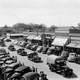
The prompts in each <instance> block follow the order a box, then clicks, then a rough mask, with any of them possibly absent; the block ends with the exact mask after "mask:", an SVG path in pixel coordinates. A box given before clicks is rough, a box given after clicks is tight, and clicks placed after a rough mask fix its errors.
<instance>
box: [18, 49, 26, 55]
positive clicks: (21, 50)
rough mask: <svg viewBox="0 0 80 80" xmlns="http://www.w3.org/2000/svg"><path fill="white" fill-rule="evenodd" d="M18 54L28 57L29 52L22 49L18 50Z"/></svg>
mask: <svg viewBox="0 0 80 80" xmlns="http://www.w3.org/2000/svg"><path fill="white" fill-rule="evenodd" d="M17 53H18V54H19V55H21V56H27V52H26V51H25V49H24V48H20V49H18V50H17Z"/></svg>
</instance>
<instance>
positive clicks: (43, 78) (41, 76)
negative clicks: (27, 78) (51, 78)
mask: <svg viewBox="0 0 80 80" xmlns="http://www.w3.org/2000/svg"><path fill="white" fill-rule="evenodd" d="M32 71H33V72H37V68H35V67H34V66H32ZM39 77H40V79H39V80H48V79H47V75H46V74H45V73H44V72H43V71H40V73H39Z"/></svg>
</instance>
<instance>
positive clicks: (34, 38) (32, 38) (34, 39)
mask: <svg viewBox="0 0 80 80" xmlns="http://www.w3.org/2000/svg"><path fill="white" fill-rule="evenodd" d="M27 39H28V41H30V42H31V43H33V44H38V45H42V41H41V37H40V36H35V35H30V36H28V37H27Z"/></svg>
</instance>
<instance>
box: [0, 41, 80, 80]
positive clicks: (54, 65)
mask: <svg viewBox="0 0 80 80" xmlns="http://www.w3.org/2000/svg"><path fill="white" fill-rule="evenodd" d="M7 42H8V41H7ZM9 42H10V40H9ZM13 43H14V44H13V45H10V46H9V47H8V49H9V50H11V51H17V54H19V55H21V56H27V57H28V59H29V60H30V61H33V62H42V59H41V57H40V56H39V55H38V53H39V54H41V53H42V54H47V55H48V57H47V60H46V63H47V65H48V67H49V69H50V70H51V71H52V72H56V73H59V74H62V75H63V76H64V77H71V76H72V75H73V69H72V68H69V67H68V66H67V61H70V56H73V57H71V58H72V59H73V60H72V62H73V61H74V62H75V60H76V61H79V60H80V56H76V55H75V54H72V53H70V54H69V53H68V52H66V51H61V49H60V48H58V47H55V46H52V47H43V46H38V45H34V44H31V43H27V42H24V41H20V42H18V41H17V42H16V41H14V42H13ZM14 45H18V46H20V47H21V48H19V49H18V50H16V48H15V46H14ZM25 49H29V50H32V52H31V53H28V52H26V51H25ZM0 53H2V52H0ZM0 55H1V54H0ZM74 55H75V56H74ZM5 56H6V55H5ZM8 56H9V53H8ZM0 57H2V59H1V61H2V60H4V56H0ZM78 59H79V60H78ZM10 60H12V59H10ZM5 61H6V60H5ZM5 61H4V62H5ZM7 61H9V59H8V60H7ZM12 61H13V62H12V63H11V64H13V63H15V62H14V61H16V60H12ZM5 63H6V62H5ZM7 63H9V62H7ZM19 64H20V63H19ZM20 65H21V64H20ZM8 66H9V65H8ZM22 66H24V65H21V67H22ZM3 68H4V67H3ZM24 68H25V67H24ZM24 68H23V69H24ZM21 69H22V68H21ZM24 70H25V69H24ZM10 71H11V72H12V70H11V69H10ZM15 71H16V69H15ZM13 72H14V71H13ZM16 72H17V73H15V74H14V75H13V76H12V77H11V76H10V77H11V78H14V76H15V75H17V76H18V75H19V76H22V75H23V74H22V73H25V71H23V72H21V74H18V72H19V71H16ZM29 72H31V73H32V71H29ZM10 74H11V73H10ZM32 74H33V73H32ZM10 77H9V78H10ZM19 80H26V79H23V77H21V79H19ZM34 80H35V79H34ZM36 80H38V79H36Z"/></svg>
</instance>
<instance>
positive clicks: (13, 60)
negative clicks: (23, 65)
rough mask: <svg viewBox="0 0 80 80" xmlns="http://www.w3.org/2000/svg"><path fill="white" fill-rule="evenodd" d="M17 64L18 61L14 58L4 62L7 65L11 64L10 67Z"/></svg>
mask: <svg viewBox="0 0 80 80" xmlns="http://www.w3.org/2000/svg"><path fill="white" fill-rule="evenodd" d="M16 62H17V60H16V59H13V58H7V59H5V61H4V63H5V64H9V65H10V64H12V63H16Z"/></svg>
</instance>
